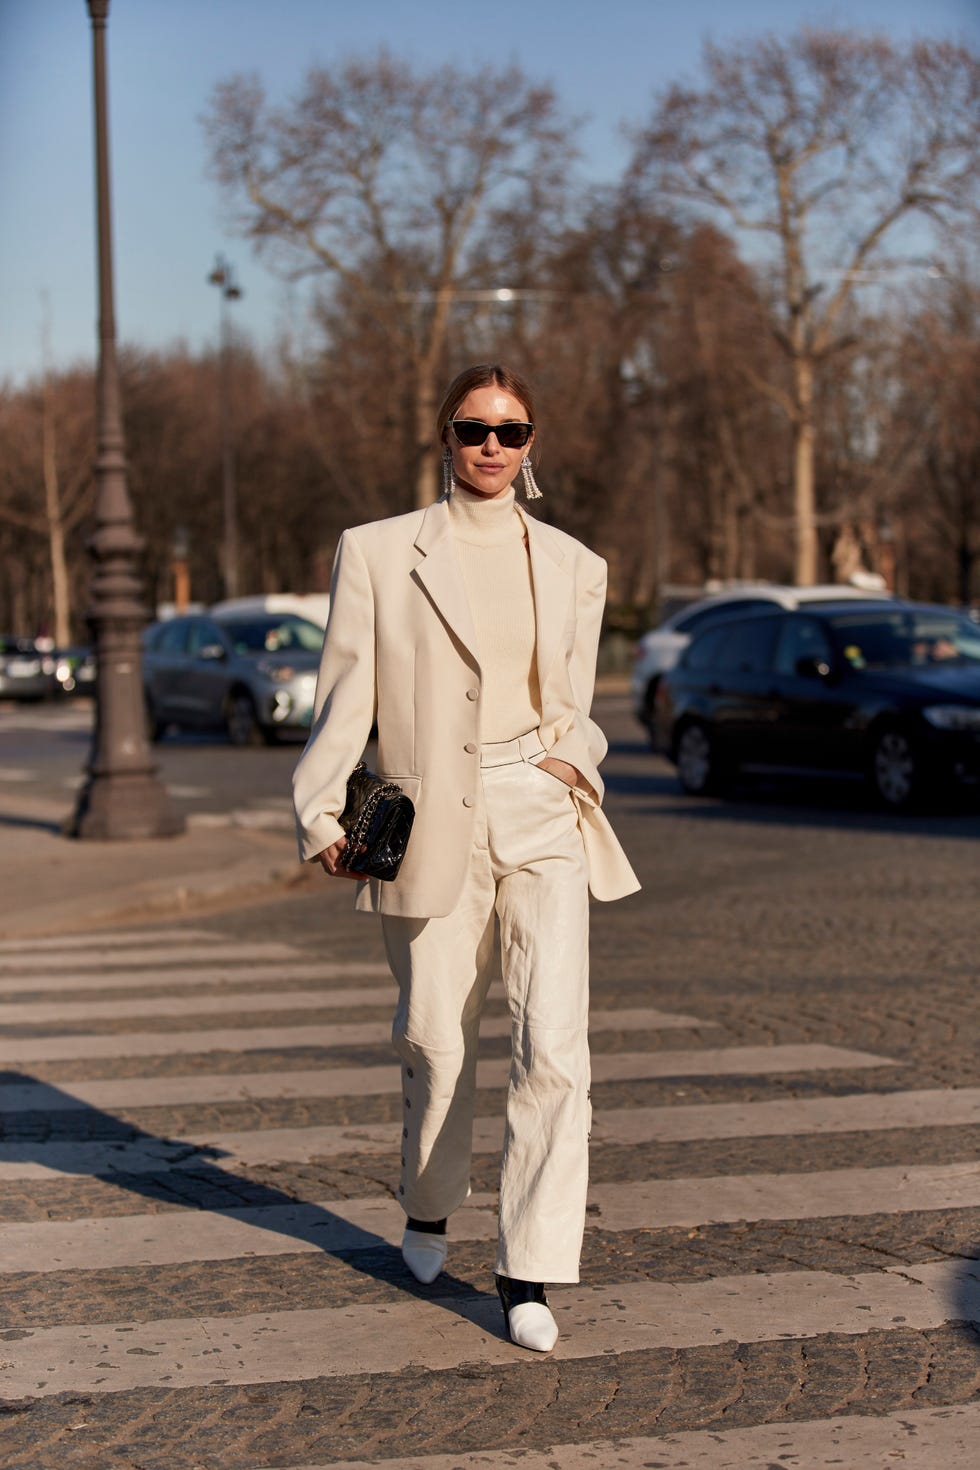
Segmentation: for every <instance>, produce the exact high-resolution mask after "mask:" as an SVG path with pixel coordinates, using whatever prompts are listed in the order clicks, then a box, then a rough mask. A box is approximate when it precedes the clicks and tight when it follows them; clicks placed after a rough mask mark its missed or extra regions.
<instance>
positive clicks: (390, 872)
mask: <svg viewBox="0 0 980 1470" xmlns="http://www.w3.org/2000/svg"><path fill="white" fill-rule="evenodd" d="M414 821H415V807H414V806H413V805H412V802H411V799H410V798H409V797H407V796H406V795H405V793H404V791H403V790H402V789H401V787H400V786H397V785H396V784H395V782H394V781H383V780H382V779H381V777H380V776H375V775H374V774H373V773H372V772H371V771H369V770H368V768H367V766H366V765H365V764H364V762H363V761H360V762H359V764H358V765H356V766H355V767H354V769H353V770H352V771H351V773H350V775H349V776H348V778H347V803H346V805H345V807H344V810H343V811H342V812H341V814H340V825H341V826H342V827H343V829H344V833H345V835H346V837H347V844H346V846H345V847H344V850H343V852H342V853H341V854H340V862H341V865H342V866H343V867H345V868H346V869H347V871H348V872H349V873H356V874H357V875H358V877H359V878H381V879H382V880H383V881H384V882H386V883H390V882H391V880H392V879H393V878H397V877H398V869H399V868H400V867H401V865H402V858H403V857H404V856H405V849H406V848H407V847H408V839H409V835H410V833H411V831H412V823H413V822H414Z"/></svg>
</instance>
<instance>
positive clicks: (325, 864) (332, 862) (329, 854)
mask: <svg viewBox="0 0 980 1470" xmlns="http://www.w3.org/2000/svg"><path fill="white" fill-rule="evenodd" d="M346 846H347V838H346V837H338V838H337V841H336V842H331V844H330V846H329V847H325V848H324V849H323V851H322V852H318V853H317V861H318V862H319V863H320V866H321V867H322V868H323V871H324V872H325V873H329V874H330V876H331V878H353V879H354V882H355V883H360V881H361V879H360V875H359V874H357V873H349V872H348V871H347V869H346V868H344V867H342V866H341V863H340V854H341V853H342V852H343V850H344V848H345V847H346Z"/></svg>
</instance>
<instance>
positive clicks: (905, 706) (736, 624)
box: [655, 602, 980, 810]
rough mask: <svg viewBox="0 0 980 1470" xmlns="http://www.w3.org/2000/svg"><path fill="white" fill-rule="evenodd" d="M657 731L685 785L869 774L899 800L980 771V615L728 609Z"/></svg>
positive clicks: (881, 790) (670, 689)
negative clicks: (762, 776) (776, 775)
mask: <svg viewBox="0 0 980 1470" xmlns="http://www.w3.org/2000/svg"><path fill="white" fill-rule="evenodd" d="M655 728H656V740H657V745H658V748H659V749H660V750H662V751H663V752H664V753H665V754H666V755H668V756H669V757H670V759H671V760H672V761H673V762H674V763H675V765H676V767H677V775H678V779H679V781H680V784H681V787H682V788H683V790H684V791H686V792H688V793H690V794H691V795H702V794H706V793H708V792H711V791H714V790H717V789H719V787H720V786H722V785H724V783H725V782H726V780H727V779H730V778H731V777H732V776H734V775H735V774H736V773H738V772H741V773H743V774H744V773H752V772H770V773H771V772H787V773H789V772H791V773H793V774H798V775H806V774H824V775H827V774H832V775H837V776H851V777H862V778H863V779H864V780H866V781H867V782H868V783H869V785H870V787H871V789H872V791H873V792H874V794H875V796H876V798H877V799H878V801H879V802H880V803H881V804H882V805H883V806H885V807H888V808H891V809H893V810H902V809H905V808H908V807H911V806H914V805H915V804H916V802H917V801H918V799H919V798H920V797H922V796H924V795H926V794H929V793H935V792H937V791H939V790H940V789H941V788H955V787H956V786H957V785H959V786H961V787H962V786H973V787H976V786H977V784H978V780H980V625H978V624H977V623H976V622H975V621H973V619H972V618H970V617H967V616H966V615H964V614H962V613H959V612H956V611H954V610H952V609H950V608H945V607H933V606H929V605H926V604H922V603H907V602H890V603H887V604H885V603H882V604H879V605H875V606H870V605H869V604H867V603H864V604H855V603H844V602H841V603H839V604H833V603H828V604H825V605H821V606H820V607H810V608H808V609H807V610H806V611H803V612H784V611H773V612H768V611H767V612H757V613H753V614H746V615H744V616H741V617H730V618H728V619H727V620H726V621H725V622H724V623H721V624H715V625H713V626H712V627H710V628H708V629H707V630H706V631H705V632H703V633H701V634H698V635H697V636H696V637H695V638H694V639H693V640H692V642H691V643H690V645H689V646H688V648H687V649H686V650H685V652H684V654H683V655H682V657H681V659H680V661H679V663H678V665H677V667H676V668H675V669H673V670H672V671H671V672H670V673H669V674H667V675H665V677H664V679H663V680H662V681H661V685H660V690H659V693H658V699H657V706H656V727H655Z"/></svg>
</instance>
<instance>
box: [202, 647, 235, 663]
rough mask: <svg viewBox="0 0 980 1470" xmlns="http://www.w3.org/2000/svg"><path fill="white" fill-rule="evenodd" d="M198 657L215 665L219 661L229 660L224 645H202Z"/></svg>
mask: <svg viewBox="0 0 980 1470" xmlns="http://www.w3.org/2000/svg"><path fill="white" fill-rule="evenodd" d="M197 656H198V658H200V659H207V660H208V661H209V662H212V663H213V662H214V661H216V660H217V659H222V658H227V657H228V654H227V652H226V651H225V647H224V644H223V643H202V644H201V647H200V648H199V649H198V652H197Z"/></svg>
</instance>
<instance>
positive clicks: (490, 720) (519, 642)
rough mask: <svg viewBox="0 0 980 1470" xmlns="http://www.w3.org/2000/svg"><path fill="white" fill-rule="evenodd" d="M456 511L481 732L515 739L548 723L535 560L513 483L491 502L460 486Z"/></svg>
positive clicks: (452, 502)
mask: <svg viewBox="0 0 980 1470" xmlns="http://www.w3.org/2000/svg"><path fill="white" fill-rule="evenodd" d="M449 515H450V524H451V526H452V532H453V538H454V541H455V545H456V559H457V561H458V563H459V570H460V573H461V575H462V578H463V586H464V587H465V589H466V597H467V600H468V602H469V605H470V611H471V613H472V615H473V622H474V625H475V627H476V636H477V642H478V645H479V651H480V668H481V670H482V673H483V696H482V698H481V700H480V738H481V740H483V741H485V742H492V741H497V740H513V739H514V738H515V737H516V736H518V735H525V734H527V732H528V731H529V730H535V729H537V727H538V725H539V724H540V721H541V690H540V688H539V685H538V667H537V661H536V659H535V644H536V627H535V620H534V597H533V593H532V586H531V560H530V557H529V556H528V553H527V548H526V547H525V545H524V523H523V522H522V520H521V518H520V516H519V515H518V513H517V509H516V507H515V505H514V489H513V486H512V487H511V489H510V490H509V491H508V492H507V494H506V495H503V496H501V497H500V498H499V499H498V500H484V499H483V498H482V497H481V496H479V495H474V494H473V492H472V491H470V490H467V489H466V488H465V486H463V485H457V486H456V488H455V489H454V490H453V493H452V495H451V496H450V497H449Z"/></svg>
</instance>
